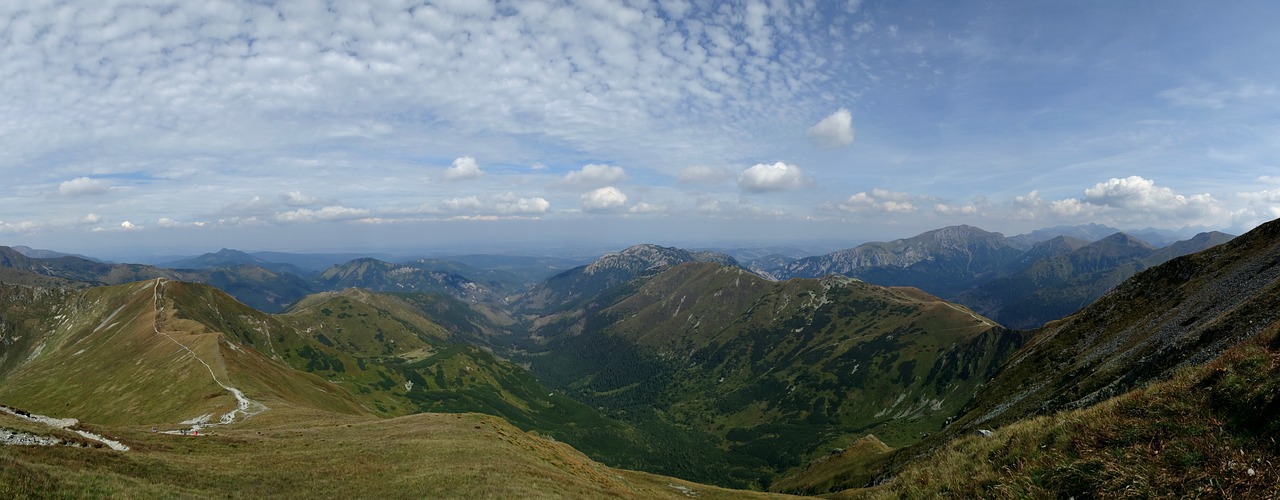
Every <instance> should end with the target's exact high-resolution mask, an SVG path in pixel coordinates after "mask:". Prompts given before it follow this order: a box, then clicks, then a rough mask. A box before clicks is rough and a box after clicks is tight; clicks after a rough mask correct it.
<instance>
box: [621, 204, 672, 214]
mask: <svg viewBox="0 0 1280 500" xmlns="http://www.w3.org/2000/svg"><path fill="white" fill-rule="evenodd" d="M627 211H628V212H631V213H633V214H652V213H662V212H666V211H667V207H665V206H662V205H653V204H650V203H645V202H643V201H642V202H640V203H636V204H635V205H632V206H631V208H629V209H627Z"/></svg>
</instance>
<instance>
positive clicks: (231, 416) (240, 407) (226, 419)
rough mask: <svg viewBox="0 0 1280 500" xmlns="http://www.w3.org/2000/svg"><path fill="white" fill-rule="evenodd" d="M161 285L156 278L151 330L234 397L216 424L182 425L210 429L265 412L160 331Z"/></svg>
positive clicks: (199, 359) (262, 405) (196, 420)
mask: <svg viewBox="0 0 1280 500" xmlns="http://www.w3.org/2000/svg"><path fill="white" fill-rule="evenodd" d="M163 285H164V278H156V284H155V287H154V290H153V291H152V294H151V307H152V309H153V311H154V314H155V316H154V319H153V320H152V323H151V328H152V329H154V330H155V332H156V333H157V334H159V335H164V336H165V338H168V339H169V340H171V341H173V343H175V344H178V346H179V347H181V348H182V349H183V350H185V351H187V353H188V354H190V355H191V357H193V358H195V359H196V361H199V362H200V364H202V365H204V367H205V369H206V370H209V376H210V377H212V378H213V383H215V384H218V387H221V388H222V389H223V390H226V391H227V392H230V393H231V395H232V396H235V398H236V409H234V410H231V411H230V412H227V413H226V414H224V415H222V416H221V417H220V418H219V419H218V422H217V423H208V422H205V421H204V420H206V419H205V418H199V417H197V418H195V419H192V420H188V421H186V422H183V424H187V423H191V424H195V425H193V426H192V429H194V430H199V429H200V428H201V427H211V426H214V425H227V424H231V423H234V422H235V421H236V415H237V414H239V415H241V416H242V417H241V419H242V420H243V419H248V418H249V417H252V416H254V415H257V414H259V413H262V412H264V411H267V410H268V408H267V405H264V404H262V403H259V402H257V401H254V400H252V399H249V398H248V397H245V395H244V392H243V391H241V390H240V389H237V388H235V387H232V386H229V385H227V384H224V383H222V381H221V380H218V375H217V374H216V373H214V372H213V367H212V366H209V363H206V362H205V360H203V359H201V358H200V356H199V355H197V354H196V353H195V351H192V350H191V348H190V347H187V346H186V345H184V344H183V343H182V342H179V341H178V339H175V338H173V336H171V335H169V334H168V333H165V332H163V331H161V330H160V288H161V287H162V286H163ZM166 432H167V433H177V432H178V431H166Z"/></svg>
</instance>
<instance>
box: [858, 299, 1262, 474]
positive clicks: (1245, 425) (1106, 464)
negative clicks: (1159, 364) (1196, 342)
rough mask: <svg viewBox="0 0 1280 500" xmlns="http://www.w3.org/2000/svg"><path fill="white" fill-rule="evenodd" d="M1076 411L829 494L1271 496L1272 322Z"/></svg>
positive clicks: (963, 443) (1027, 422)
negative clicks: (1199, 360) (1207, 357)
mask: <svg viewBox="0 0 1280 500" xmlns="http://www.w3.org/2000/svg"><path fill="white" fill-rule="evenodd" d="M1255 331H1256V332H1257V333H1256V335H1254V336H1253V337H1250V338H1249V339H1247V340H1245V341H1244V342H1242V343H1240V344H1238V345H1236V346H1235V347H1232V348H1231V349H1229V350H1227V351H1226V352H1225V353H1223V354H1222V355H1221V356H1219V357H1217V358H1216V359H1214V360H1213V361H1211V362H1209V363H1208V364H1205V365H1200V366H1194V367H1187V368H1185V369H1182V370H1178V371H1176V372H1175V374H1174V376H1173V377H1172V378H1171V379H1169V380H1166V381H1162V382H1158V383H1155V384H1153V385H1151V386H1149V387H1145V388H1141V389H1136V390H1133V391H1130V392H1127V393H1124V394H1122V395H1120V396H1117V397H1115V398H1112V399H1109V400H1105V401H1103V402H1101V403H1099V404H1097V405H1094V406H1090V407H1088V408H1085V409H1078V410H1070V411H1063V412H1060V413H1054V414H1051V415H1047V416H1039V417H1033V418H1027V419H1023V420H1017V421H1014V422H1012V423H1010V424H1009V425H1006V426H1003V427H1000V428H998V429H996V431H995V432H994V433H993V434H992V435H991V437H980V436H967V437H962V438H959V439H956V440H955V441H953V442H951V443H948V444H947V445H946V446H944V447H941V448H939V449H937V450H935V451H934V452H932V453H930V454H927V455H923V456H920V457H918V458H916V459H915V460H912V461H911V462H909V463H908V464H906V466H905V467H904V468H903V470H902V471H901V472H900V473H899V474H898V475H897V476H896V477H894V478H893V479H892V480H890V481H889V482H887V483H885V484H882V485H880V486H877V487H874V488H870V489H866V490H860V489H851V490H847V491H843V492H841V493H840V494H838V495H835V496H834V497H836V498H930V497H944V496H946V497H968V498H977V497H1000V498H1050V497H1059V498H1061V497H1065V496H1072V497H1075V498H1107V497H1116V496H1122V497H1132V498H1195V497H1209V498H1274V497H1275V496H1276V495H1277V494H1280V490H1278V489H1277V485H1278V484H1280V473H1277V469H1276V468H1275V467H1274V464H1276V463H1280V448H1278V447H1277V446H1276V442H1277V439H1278V438H1280V419H1277V415H1280V397H1278V395H1280V387H1277V384H1278V382H1277V381H1280V362H1278V361H1277V360H1280V335H1277V333H1278V332H1280V328H1278V325H1277V323H1275V322H1274V318H1273V321H1272V322H1271V323H1270V324H1268V325H1266V326H1263V327H1261V328H1260V329H1257V330H1255Z"/></svg>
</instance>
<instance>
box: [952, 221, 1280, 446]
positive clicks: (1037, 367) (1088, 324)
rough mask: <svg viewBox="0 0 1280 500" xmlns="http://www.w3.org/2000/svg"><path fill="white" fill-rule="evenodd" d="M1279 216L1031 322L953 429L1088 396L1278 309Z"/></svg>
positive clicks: (1128, 383) (1117, 387)
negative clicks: (1055, 317) (1067, 311)
mask: <svg viewBox="0 0 1280 500" xmlns="http://www.w3.org/2000/svg"><path fill="white" fill-rule="evenodd" d="M1277 264H1280V222H1271V223H1268V224H1265V225H1263V226H1260V227H1259V228H1257V229H1255V230H1254V231H1251V232H1250V233H1249V234H1246V235H1244V236H1240V237H1238V238H1236V239H1234V240H1232V241H1231V242H1229V243H1226V244H1223V245H1219V246H1217V247H1213V248H1211V249H1209V250H1206V251H1204V252H1200V253H1197V254H1193V255H1188V256H1185V257H1180V258H1177V259H1173V260H1171V261H1169V262H1167V263H1165V264H1163V265H1160V266H1157V267H1155V268H1152V269H1149V270H1146V271H1144V272H1142V273H1139V274H1138V275H1136V276H1134V277H1133V278H1132V279H1130V280H1128V281H1126V282H1125V283H1123V284H1121V285H1120V286H1118V287H1116V288H1115V289H1113V290H1112V291H1111V292H1109V293H1108V294H1107V295H1105V296H1104V297H1103V298H1101V299H1099V300H1098V301H1097V302H1095V303H1094V304H1092V305H1090V306H1089V307H1087V308H1085V309H1083V310H1081V311H1080V312H1079V313H1077V314H1075V315H1072V316H1070V317H1068V318H1066V319H1064V320H1062V321H1058V322H1053V323H1050V324H1048V325H1046V326H1045V327H1044V328H1042V329H1040V330H1038V331H1037V332H1036V333H1035V334H1034V335H1033V337H1032V340H1031V341H1030V342H1029V343H1028V345H1027V346H1026V347H1024V348H1023V349H1022V350H1021V351H1020V352H1019V353H1018V354H1017V355H1016V356H1014V357H1013V358H1012V359H1011V360H1010V362H1009V364H1008V366H1006V367H1005V368H1004V369H1003V370H1002V371H1001V372H1000V374H999V375H998V376H997V377H995V379H993V380H992V381H991V382H990V383H988V384H987V389H986V390H985V391H983V393H982V394H981V395H980V396H979V397H978V398H977V399H976V400H975V401H974V404H973V405H972V406H971V407H970V408H969V409H968V411H967V412H966V415H964V416H963V417H961V418H960V419H958V420H957V424H958V425H957V426H954V427H956V429H955V430H956V431H961V432H963V431H967V430H969V429H972V428H973V427H974V426H978V425H986V426H991V425H1000V424H1003V423H1008V422H1010V421H1012V420H1015V419H1018V418H1022V417H1026V416H1030V415H1034V414H1043V413H1048V412H1052V411H1056V410H1059V409H1065V408H1072V407H1080V406H1083V405H1088V404H1092V403H1095V402H1098V401H1101V400H1103V399H1106V398H1108V397H1110V396H1114V395H1117V394H1120V393H1123V392H1126V391H1128V390H1130V389H1132V388H1135V387H1138V386H1139V385H1141V384H1143V383H1146V382H1149V381H1152V380H1158V379H1160V378H1163V377H1167V376H1169V375H1170V374H1172V373H1173V372H1174V370H1175V369H1176V368H1177V367H1179V366H1185V365H1188V364H1199V363H1204V362H1207V361H1209V360H1210V359H1213V358H1214V357H1215V356H1217V355H1218V354H1220V353H1221V352H1223V351H1224V350H1226V349H1227V348H1229V347H1230V346H1232V345H1235V344H1236V343H1239V342H1240V341H1241V340H1243V339H1247V338H1249V337H1251V336H1253V335H1256V334H1257V333H1258V332H1259V331H1261V330H1262V329H1263V328H1265V327H1266V325H1269V324H1271V323H1272V322H1273V321H1275V320H1276V319H1277V317H1280V313H1277V312H1276V311H1280V266H1278V265H1277Z"/></svg>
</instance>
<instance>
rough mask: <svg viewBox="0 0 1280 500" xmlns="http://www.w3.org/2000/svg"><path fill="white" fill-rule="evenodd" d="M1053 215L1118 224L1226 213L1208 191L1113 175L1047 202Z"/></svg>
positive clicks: (1197, 219) (1208, 221)
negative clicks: (1190, 190)
mask: <svg viewBox="0 0 1280 500" xmlns="http://www.w3.org/2000/svg"><path fill="white" fill-rule="evenodd" d="M1049 210H1050V212H1052V213H1053V214H1054V215H1057V216H1060V217H1068V218H1090V219H1100V220H1102V221H1103V222H1106V223H1111V224H1118V225H1135V224H1145V225H1173V226H1175V227H1185V226H1205V225H1213V224H1221V223H1225V222H1226V220H1227V219H1228V218H1229V217H1230V214H1229V213H1228V211H1227V210H1225V209H1224V208H1223V205H1222V203H1221V202H1220V201H1219V200H1218V199H1216V198H1215V197H1213V195H1210V194H1208V193H1202V194H1194V195H1182V194H1178V193H1176V192H1174V191H1173V189H1171V188H1168V187H1164V186H1158V185H1156V183H1155V181H1153V180H1151V179H1146V178H1143V177H1140V176H1136V175H1133V176H1129V177H1124V178H1119V177H1113V178H1111V179H1108V180H1106V181H1103V182H1099V183H1097V184H1094V185H1093V186H1092V187H1089V188H1086V189H1085V190H1084V196H1083V197H1081V198H1068V199H1063V200H1057V201H1054V202H1052V203H1050V204H1049Z"/></svg>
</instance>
